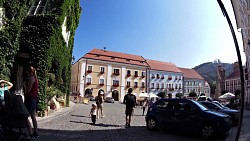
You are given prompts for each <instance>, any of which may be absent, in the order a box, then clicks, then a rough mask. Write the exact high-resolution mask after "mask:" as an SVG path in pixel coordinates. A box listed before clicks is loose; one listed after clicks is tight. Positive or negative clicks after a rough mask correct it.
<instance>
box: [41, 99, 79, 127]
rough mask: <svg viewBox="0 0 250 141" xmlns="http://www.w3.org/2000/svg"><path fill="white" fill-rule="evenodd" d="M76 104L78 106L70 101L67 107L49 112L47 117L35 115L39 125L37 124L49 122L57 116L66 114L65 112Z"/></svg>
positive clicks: (72, 108)
mask: <svg viewBox="0 0 250 141" xmlns="http://www.w3.org/2000/svg"><path fill="white" fill-rule="evenodd" d="M77 106H78V105H77V104H75V103H74V102H71V101H70V104H69V107H65V108H62V109H59V110H58V111H54V112H53V113H51V115H49V116H47V117H36V118H37V123H38V125H39V124H44V123H47V122H50V121H52V120H54V119H56V118H59V117H61V116H63V115H66V114H68V113H70V112H72V111H73V110H74V109H75V108H76V107H77Z"/></svg>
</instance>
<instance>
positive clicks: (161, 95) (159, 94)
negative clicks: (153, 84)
mask: <svg viewBox="0 0 250 141" xmlns="http://www.w3.org/2000/svg"><path fill="white" fill-rule="evenodd" d="M157 96H159V97H160V98H165V97H166V92H160V93H158V94H157Z"/></svg>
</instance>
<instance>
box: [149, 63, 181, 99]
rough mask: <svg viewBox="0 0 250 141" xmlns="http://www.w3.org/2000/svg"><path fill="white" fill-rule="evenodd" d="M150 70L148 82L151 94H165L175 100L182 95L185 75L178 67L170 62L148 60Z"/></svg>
mask: <svg viewBox="0 0 250 141" xmlns="http://www.w3.org/2000/svg"><path fill="white" fill-rule="evenodd" d="M147 63H148V65H149V70H148V71H147V76H148V77H147V82H148V84H149V85H148V87H147V88H148V91H147V92H149V93H154V94H158V93H160V92H165V93H166V94H171V96H172V97H173V98H175V97H176V94H177V93H182V92H183V90H182V78H183V73H182V72H181V71H180V69H178V67H177V66H176V65H175V64H173V63H169V62H161V61H156V60H150V59H147Z"/></svg>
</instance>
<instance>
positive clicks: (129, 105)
mask: <svg viewBox="0 0 250 141" xmlns="http://www.w3.org/2000/svg"><path fill="white" fill-rule="evenodd" d="M132 91H133V89H132V88H129V89H128V94H126V95H125V96H124V99H123V103H124V104H126V109H125V115H126V124H125V127H131V125H130V123H131V116H132V113H133V111H134V107H135V104H136V97H135V95H133V94H132Z"/></svg>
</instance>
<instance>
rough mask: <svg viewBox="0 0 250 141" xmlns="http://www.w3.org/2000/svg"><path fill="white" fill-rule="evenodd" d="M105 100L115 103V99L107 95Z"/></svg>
mask: <svg viewBox="0 0 250 141" xmlns="http://www.w3.org/2000/svg"><path fill="white" fill-rule="evenodd" d="M104 102H107V103H115V100H114V98H113V97H105V98H104Z"/></svg>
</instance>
